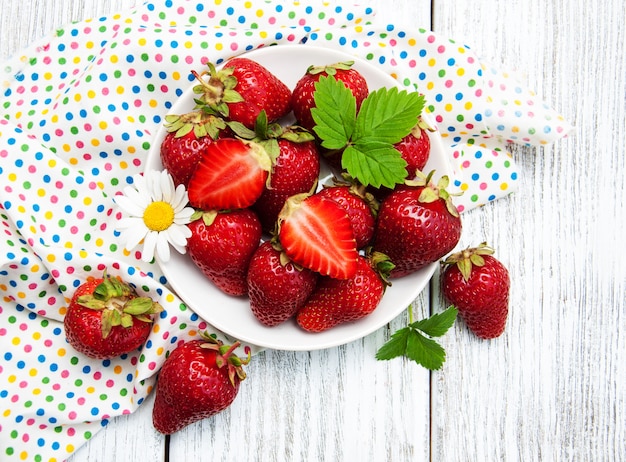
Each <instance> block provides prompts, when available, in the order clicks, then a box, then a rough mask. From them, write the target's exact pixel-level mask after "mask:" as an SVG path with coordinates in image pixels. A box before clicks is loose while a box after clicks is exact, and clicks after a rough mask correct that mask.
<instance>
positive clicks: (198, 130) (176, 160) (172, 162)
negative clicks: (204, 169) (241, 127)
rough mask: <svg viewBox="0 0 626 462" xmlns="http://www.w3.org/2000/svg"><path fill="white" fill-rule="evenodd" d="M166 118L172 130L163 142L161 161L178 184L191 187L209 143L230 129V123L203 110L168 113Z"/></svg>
mask: <svg viewBox="0 0 626 462" xmlns="http://www.w3.org/2000/svg"><path fill="white" fill-rule="evenodd" d="M165 120H166V124H165V127H166V129H167V131H168V133H167V134H166V135H165V138H164V139H163V142H162V143H161V152H160V154H161V163H162V164H163V167H164V168H165V169H167V171H168V172H169V173H170V175H172V178H173V180H174V184H175V185H176V186H178V185H179V184H182V185H185V187H187V185H188V184H189V178H191V174H192V173H193V172H194V170H195V169H196V166H197V164H198V162H200V159H201V158H202V153H203V152H204V150H205V148H206V146H208V145H209V144H211V143H212V142H213V141H214V140H216V139H217V138H218V137H219V136H220V135H221V133H223V132H224V131H225V130H226V122H224V120H223V119H222V118H220V117H216V116H214V115H209V114H205V113H203V112H200V111H193V112H189V113H187V114H182V115H168V116H166V117H165Z"/></svg>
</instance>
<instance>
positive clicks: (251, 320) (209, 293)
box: [146, 45, 450, 351]
mask: <svg viewBox="0 0 626 462" xmlns="http://www.w3.org/2000/svg"><path fill="white" fill-rule="evenodd" d="M245 57H247V58H250V59H253V60H255V61H257V62H259V63H260V64H262V65H263V66H265V67H266V68H268V69H269V70H270V71H272V72H273V73H274V74H275V75H277V76H278V77H279V78H280V79H282V81H283V82H285V84H286V85H287V86H289V87H290V88H293V87H294V86H295V84H296V83H297V81H298V80H299V79H300V78H301V77H302V76H303V75H304V73H305V71H306V69H307V68H308V67H309V66H310V65H312V64H315V65H323V64H333V63H336V62H340V61H348V60H351V61H354V62H355V64H354V68H355V69H357V70H358V71H359V72H361V73H362V74H363V75H364V77H365V78H366V80H367V82H368V87H369V88H370V90H374V89H377V88H381V87H387V88H390V87H393V86H397V85H398V83H397V82H396V80H395V79H393V78H392V77H391V76H389V75H387V74H385V73H384V72H382V71H381V70H380V69H378V68H376V67H375V66H373V65H372V64H370V63H368V62H366V61H362V60H360V59H358V58H355V57H354V56H352V55H349V54H346V53H344V52H340V51H336V50H331V49H326V48H319V47H313V46H308V45H279V46H272V47H265V48H260V49H257V50H255V51H251V52H249V53H246V55H245ZM192 87H193V85H190V88H189V89H188V90H187V91H186V92H185V93H184V94H183V95H182V96H181V98H180V99H179V100H178V101H177V102H176V104H174V106H173V107H172V109H171V111H170V112H171V113H172V114H182V113H186V112H189V111H191V110H193V107H194V101H193V97H194V94H193V90H192ZM425 117H426V118H427V116H425ZM431 123H432V122H431ZM433 125H434V124H433ZM165 134H166V130H165V129H164V128H161V129H160V130H159V132H158V133H157V135H156V138H155V140H154V142H153V145H152V149H151V151H150V153H149V155H148V162H147V164H146V168H147V169H149V170H161V169H162V168H163V166H162V165H161V160H160V145H161V142H162V140H163V138H164V137H165ZM430 138H431V154H430V160H429V162H428V164H427V166H426V169H425V171H427V172H428V171H431V170H433V169H434V170H435V171H436V173H435V176H436V177H440V176H442V175H450V166H449V164H448V161H447V158H446V156H445V153H444V150H443V145H442V142H441V138H440V136H439V133H438V132H435V133H432V134H431V136H430ZM320 181H321V180H320ZM159 265H160V267H161V269H162V271H163V273H164V275H165V277H166V278H167V279H168V281H169V283H170V285H171V287H172V288H173V289H174V290H175V291H176V293H177V294H178V295H179V296H180V298H181V299H182V300H183V301H184V302H185V303H187V304H188V305H189V307H190V308H192V309H193V310H194V311H195V312H196V313H197V314H198V315H199V316H201V317H202V318H203V319H204V320H206V321H207V322H208V323H209V324H211V325H212V326H214V327H215V328H217V329H219V330H221V331H222V332H224V333H225V334H227V335H229V336H231V337H233V338H235V339H238V340H240V341H242V342H246V343H250V344H253V345H257V346H259V347H262V348H271V349H276V350H290V351H297V350H318V349H323V348H329V347H334V346H338V345H342V344H345V343H348V342H351V341H354V340H357V339H359V338H361V337H364V336H366V335H368V334H370V333H371V332H373V331H375V330H377V329H378V328H380V327H382V326H384V325H385V324H387V323H388V322H389V321H391V320H392V319H394V318H395V317H396V316H398V315H399V314H400V313H401V312H402V311H404V310H405V309H406V308H407V307H408V306H409V305H410V304H411V303H412V302H413V300H414V299H415V298H416V297H417V295H419V293H420V292H421V291H422V290H423V289H424V287H425V286H426V285H427V284H428V281H429V280H430V278H431V277H432V275H433V273H434V271H435V269H436V265H437V264H436V263H433V264H431V265H430V266H428V267H425V268H423V269H422V270H420V271H418V272H416V273H413V274H411V275H409V276H406V277H403V278H400V279H394V280H392V286H391V287H388V288H387V291H386V293H385V295H384V297H383V299H382V301H381V303H380V305H379V306H378V307H377V308H376V310H375V311H374V312H373V313H372V314H370V315H369V316H367V317H365V318H363V319H361V320H359V321H357V322H353V323H349V324H344V325H340V326H337V327H334V328H332V329H329V330H328V331H326V332H321V333H307V332H305V331H304V330H302V329H300V328H299V327H298V325H297V324H296V322H295V321H294V320H289V321H287V322H285V323H283V324H281V325H279V326H276V327H266V326H264V325H262V324H261V323H260V322H258V321H257V319H256V318H255V317H254V315H253V314H252V312H251V310H250V307H249V302H248V299H247V298H245V297H232V296H229V295H226V294H224V293H223V292H221V291H220V290H219V289H217V288H216V287H215V286H214V285H213V284H212V283H211V282H210V281H209V280H208V279H206V278H205V276H204V275H203V274H202V273H201V272H200V270H198V269H197V268H196V267H195V265H194V264H193V262H192V261H191V259H190V258H189V256H188V255H180V254H178V253H176V252H172V257H171V259H170V260H169V261H168V262H167V263H162V262H160V263H159Z"/></svg>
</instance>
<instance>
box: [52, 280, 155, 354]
mask: <svg viewBox="0 0 626 462" xmlns="http://www.w3.org/2000/svg"><path fill="white" fill-rule="evenodd" d="M161 311H163V307H161V305H159V304H158V303H157V302H154V301H152V300H151V299H150V298H148V297H139V296H138V295H137V293H136V292H135V290H134V289H133V288H132V287H131V286H129V285H128V284H126V283H125V282H123V281H122V280H121V279H118V278H115V277H111V276H109V275H107V274H106V272H105V274H104V276H103V277H101V278H92V279H89V280H87V281H86V282H84V283H83V284H81V285H80V286H78V288H77V289H76V291H75V292H74V294H73V295H72V298H71V300H70V303H69V306H68V307H67V312H66V314H65V318H64V320H63V324H64V327H65V335H66V337H67V341H68V342H69V343H70V345H72V347H74V349H75V350H76V351H79V352H81V353H83V354H85V355H87V356H89V357H91V358H96V359H110V358H114V357H117V356H120V355H122V354H125V353H129V352H131V351H133V350H135V349H137V348H139V347H140V346H142V345H143V344H144V342H145V341H146V339H147V338H148V335H149V334H150V331H151V329H152V322H153V319H152V314H155V313H159V312H161Z"/></svg>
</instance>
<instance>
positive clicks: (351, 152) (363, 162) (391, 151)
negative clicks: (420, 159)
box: [341, 141, 407, 188]
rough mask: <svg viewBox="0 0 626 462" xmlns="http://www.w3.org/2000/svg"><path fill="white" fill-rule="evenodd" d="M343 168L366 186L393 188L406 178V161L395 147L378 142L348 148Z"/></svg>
mask: <svg viewBox="0 0 626 462" xmlns="http://www.w3.org/2000/svg"><path fill="white" fill-rule="evenodd" d="M341 165H342V167H343V168H344V169H345V170H347V171H348V173H349V174H350V176H351V177H352V178H356V179H357V180H359V181H360V182H361V183H362V184H364V185H372V186H374V187H375V188H379V187H380V186H381V185H383V186H386V187H388V188H393V187H394V186H395V185H396V184H398V183H402V182H403V181H404V178H406V175H407V172H406V165H407V163H406V161H405V160H404V159H403V158H402V155H401V154H400V152H398V150H396V149H395V148H394V147H393V146H391V145H389V144H386V143H381V142H376V141H369V142H360V143H356V144H355V145H353V146H348V147H347V148H346V149H345V151H344V152H343V155H342V157H341Z"/></svg>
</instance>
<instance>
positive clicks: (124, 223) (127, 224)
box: [115, 217, 145, 230]
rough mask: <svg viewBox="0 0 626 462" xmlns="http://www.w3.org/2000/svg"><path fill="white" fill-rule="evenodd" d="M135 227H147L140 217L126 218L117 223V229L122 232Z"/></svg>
mask: <svg viewBox="0 0 626 462" xmlns="http://www.w3.org/2000/svg"><path fill="white" fill-rule="evenodd" d="M135 226H145V225H144V223H143V218H139V217H125V218H121V219H119V220H117V221H116V222H115V229H117V230H122V229H127V228H133V227H135Z"/></svg>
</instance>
